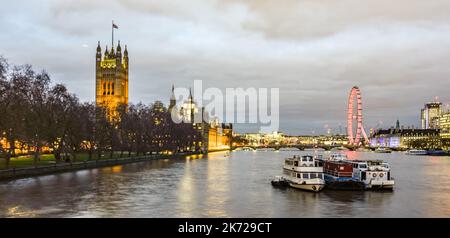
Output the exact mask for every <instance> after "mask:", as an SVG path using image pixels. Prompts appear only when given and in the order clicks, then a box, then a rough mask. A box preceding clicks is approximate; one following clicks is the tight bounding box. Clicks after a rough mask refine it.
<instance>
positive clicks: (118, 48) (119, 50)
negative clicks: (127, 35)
mask: <svg viewBox="0 0 450 238" xmlns="http://www.w3.org/2000/svg"><path fill="white" fill-rule="evenodd" d="M116 51H117V53H119V52H120V53H121V52H122V47H120V40H119V43H118V44H117V50H116Z"/></svg>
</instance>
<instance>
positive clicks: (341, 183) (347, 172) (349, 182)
mask: <svg viewBox="0 0 450 238" xmlns="http://www.w3.org/2000/svg"><path fill="white" fill-rule="evenodd" d="M322 161H323V172H324V179H325V183H326V186H327V188H330V189H333V190H364V189H365V184H364V183H363V182H362V181H359V180H357V179H354V178H353V166H352V164H351V163H349V162H348V158H347V156H346V155H345V154H339V153H337V154H331V155H330V157H329V158H328V159H322Z"/></svg>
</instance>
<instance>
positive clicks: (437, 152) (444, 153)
mask: <svg viewBox="0 0 450 238" xmlns="http://www.w3.org/2000/svg"><path fill="white" fill-rule="evenodd" d="M427 155H431V156H450V153H449V152H448V151H444V150H429V151H427Z"/></svg>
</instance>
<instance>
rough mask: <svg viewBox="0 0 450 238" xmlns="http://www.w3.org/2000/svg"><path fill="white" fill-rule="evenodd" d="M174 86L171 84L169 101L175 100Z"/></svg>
mask: <svg viewBox="0 0 450 238" xmlns="http://www.w3.org/2000/svg"><path fill="white" fill-rule="evenodd" d="M175 100H176V99H175V86H173V84H172V95H171V96H170V101H171V102H172V101H175Z"/></svg>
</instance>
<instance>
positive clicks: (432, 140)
mask: <svg viewBox="0 0 450 238" xmlns="http://www.w3.org/2000/svg"><path fill="white" fill-rule="evenodd" d="M370 146H372V147H389V148H396V149H411V148H414V149H439V148H441V140H440V136H439V129H394V128H391V129H387V130H386V129H380V130H378V131H376V132H375V134H374V135H373V136H372V137H371V138H370Z"/></svg>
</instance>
